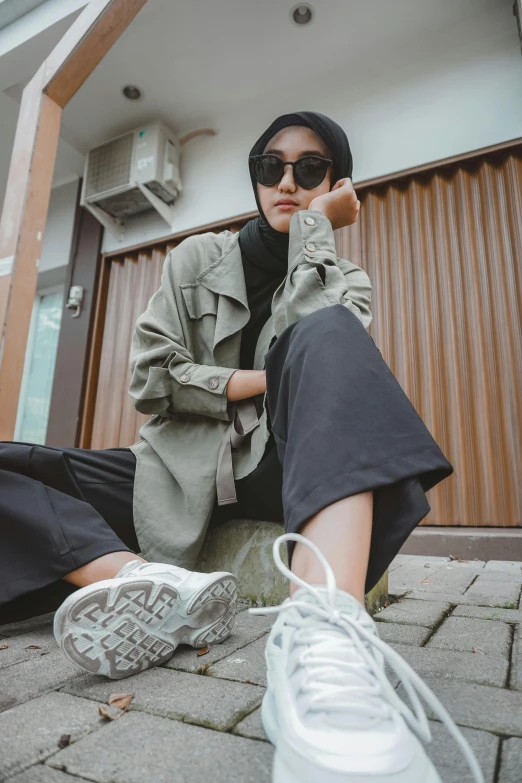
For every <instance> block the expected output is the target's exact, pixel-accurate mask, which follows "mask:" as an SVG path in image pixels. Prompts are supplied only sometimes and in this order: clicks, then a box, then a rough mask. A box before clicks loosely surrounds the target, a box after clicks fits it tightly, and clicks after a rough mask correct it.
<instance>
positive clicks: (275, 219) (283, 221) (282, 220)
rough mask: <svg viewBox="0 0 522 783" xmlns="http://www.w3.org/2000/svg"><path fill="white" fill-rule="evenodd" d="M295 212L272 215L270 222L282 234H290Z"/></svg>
mask: <svg viewBox="0 0 522 783" xmlns="http://www.w3.org/2000/svg"><path fill="white" fill-rule="evenodd" d="M293 214H294V212H291V213H290V214H285V215H270V220H269V221H268V222H269V223H270V225H271V226H272V228H273V229H274V230H275V231H279V232H280V233H281V234H288V232H289V231H290V221H291V219H292V215H293Z"/></svg>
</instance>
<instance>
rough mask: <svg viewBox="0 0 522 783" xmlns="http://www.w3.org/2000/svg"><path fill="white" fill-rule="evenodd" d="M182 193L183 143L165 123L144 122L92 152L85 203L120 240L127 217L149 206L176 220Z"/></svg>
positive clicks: (82, 201)
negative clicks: (180, 157)
mask: <svg viewBox="0 0 522 783" xmlns="http://www.w3.org/2000/svg"><path fill="white" fill-rule="evenodd" d="M180 192H181V179H180V175H179V143H178V140H177V138H176V136H175V135H174V134H173V133H172V131H170V130H169V129H168V128H167V127H165V125H163V124H162V123H161V122H151V123H148V124H146V125H141V126H140V127H139V128H135V129H134V130H132V131H129V132H128V133H124V134H123V135H121V136H118V137H117V138H115V139H111V140H110V141H106V142H104V143H103V144H100V145H99V146H97V147H94V148H93V149H92V150H91V151H90V152H89V153H88V155H87V160H86V162H85V173H84V178H83V185H82V196H81V204H82V206H83V207H85V209H87V210H89V211H90V212H92V214H93V215H94V216H95V217H96V218H97V219H98V220H99V221H100V222H101V223H102V224H103V225H104V226H105V228H107V229H108V230H109V231H111V232H112V233H113V234H115V236H116V237H117V238H118V239H122V238H123V225H124V222H125V221H126V220H127V219H128V218H130V217H133V216H134V215H139V214H141V213H142V212H145V211H147V210H149V209H155V210H156V211H157V212H158V213H159V214H160V215H161V217H162V218H163V219H164V220H165V221H166V222H167V223H168V224H169V226H170V225H172V220H173V213H172V205H173V204H174V202H175V200H176V198H177V197H178V195H179V193H180Z"/></svg>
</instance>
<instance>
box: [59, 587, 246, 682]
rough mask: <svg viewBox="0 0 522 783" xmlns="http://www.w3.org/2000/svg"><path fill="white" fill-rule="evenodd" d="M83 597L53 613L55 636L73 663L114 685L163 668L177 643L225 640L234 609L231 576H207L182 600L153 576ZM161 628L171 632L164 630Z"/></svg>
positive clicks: (197, 644)
mask: <svg viewBox="0 0 522 783" xmlns="http://www.w3.org/2000/svg"><path fill="white" fill-rule="evenodd" d="M81 592H82V595H81V596H79V597H78V596H77V595H76V594H75V593H73V594H72V595H71V596H69V598H67V599H66V601H65V602H64V603H63V604H62V606H61V607H60V608H59V609H58V611H57V612H56V615H55V620H54V635H55V637H56V640H57V642H58V644H59V645H60V647H61V649H62V650H63V652H64V653H65V655H67V657H68V658H70V659H71V660H72V661H74V663H76V664H78V665H79V666H81V667H82V669H85V670H86V671H88V672H90V673H92V674H103V675H105V676H106V677H109V678H110V679H113V680H118V679H122V678H124V677H130V676H131V675H133V674H138V673H139V672H142V671H144V670H145V669H148V668H150V667H151V666H159V665H160V664H162V663H165V661H168V659H169V658H171V656H172V655H173V653H174V651H175V649H176V647H177V646H178V644H190V645H191V646H192V647H205V646H206V645H207V644H219V643H220V642H222V641H224V640H225V639H226V638H227V637H228V636H229V635H230V633H231V631H232V628H233V625H234V620H235V611H236V605H237V581H236V579H235V577H234V576H233V575H232V574H219V575H216V574H210V575H209V580H208V582H206V583H203V585H200V586H199V588H198V589H197V590H195V591H193V592H192V593H190V595H188V596H186V597H185V598H183V597H182V596H181V594H180V593H179V592H178V590H176V588H175V587H173V586H172V585H170V584H167V583H165V582H164V581H163V580H162V579H161V577H154V576H147V577H139V578H138V577H136V578H135V579H126V580H122V581H121V582H120V581H119V580H113V579H109V580H106V581H103V582H96V583H95V584H93V585H89V587H86V588H83V589H82V591H81ZM165 626H170V630H169V631H163V630H162V629H163V627H165ZM173 626H175V628H174V630H172V627H173Z"/></svg>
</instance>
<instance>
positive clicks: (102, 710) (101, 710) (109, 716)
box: [98, 707, 125, 720]
mask: <svg viewBox="0 0 522 783" xmlns="http://www.w3.org/2000/svg"><path fill="white" fill-rule="evenodd" d="M124 714H125V713H124V712H122V710H120V711H119V712H110V710H108V709H107V707H98V715H100V716H101V717H102V718H105V720H118V718H121V716H122V715H124Z"/></svg>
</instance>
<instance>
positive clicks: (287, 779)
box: [272, 751, 442, 783]
mask: <svg viewBox="0 0 522 783" xmlns="http://www.w3.org/2000/svg"><path fill="white" fill-rule="evenodd" d="M311 773H312V776H311V777H310V778H307V779H306V781H305V780H303V778H302V777H301V776H300V775H296V774H295V773H294V772H293V771H292V770H291V769H290V768H289V767H288V766H287V765H286V764H285V763H284V762H283V761H282V760H281V757H280V756H278V754H277V751H276V754H275V756H274V766H273V768H272V783H318V781H321V783H350V781H351V780H352V781H357V783H359V781H361V780H362V777H361V776H360V775H359V774H354V775H353V777H352V776H351V775H350V773H332V772H328V771H326V770H322V769H321V770H319V769H318V768H315V770H313V771H312V770H311ZM314 774H315V775H317V774H319V775H320V777H313V775H314ZM364 779H365V780H367V781H368V783H404V781H405V780H408V781H413V779H412V778H411V777H409V778H405V777H404V773H401V772H398V773H396V774H393V775H391V774H390V775H387V776H386V777H383V776H381V775H379V776H372V775H367V776H366V775H365V776H364ZM415 783H442V780H441V778H440V777H439V775H438V773H437V771H436V769H435V767H434V766H433V764H431V763H430V766H429V768H428V769H427V770H426V774H425V775H424V776H423V778H422V781H421V780H416V781H415Z"/></svg>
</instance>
